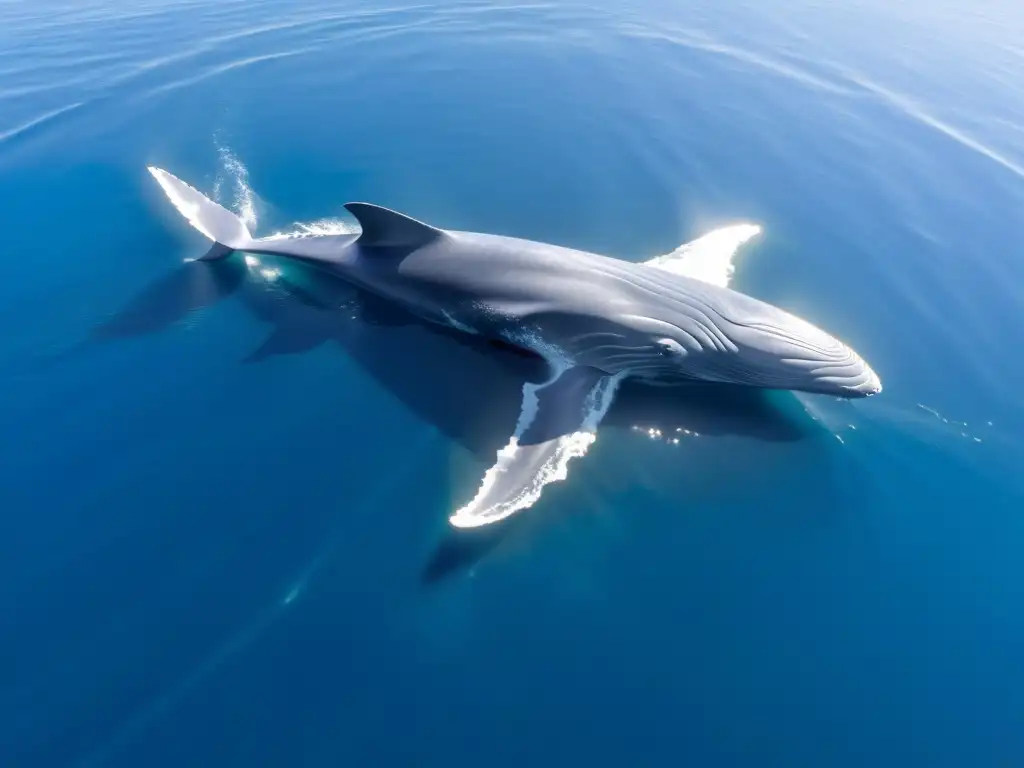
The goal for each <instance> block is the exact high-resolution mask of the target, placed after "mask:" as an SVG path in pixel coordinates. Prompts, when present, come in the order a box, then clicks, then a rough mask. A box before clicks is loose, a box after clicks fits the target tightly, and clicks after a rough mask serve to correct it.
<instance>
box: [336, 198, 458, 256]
mask: <svg viewBox="0 0 1024 768" xmlns="http://www.w3.org/2000/svg"><path fill="white" fill-rule="evenodd" d="M345 208H347V209H348V212H349V213H351V214H352V215H353V216H355V217H356V220H357V221H358V222H359V226H360V227H361V228H362V230H363V231H362V234H361V235H359V240H358V241H357V242H358V243H359V244H360V245H370V246H373V245H378V246H387V245H391V246H401V245H404V246H412V247H415V246H420V245H426V244H427V243H429V242H431V241H433V240H436V239H437V238H439V237H440V236H441V235H443V234H444V232H443V231H442V230H440V229H438V228H437V227H432V226H430V225H429V224H424V223H423V222H422V221H417V220H416V219H414V218H411V217H410V216H406V215H405V214H404V213H398V212H397V211H392V210H391V209H390V208H382V207H381V206H379V205H373V204H372V203H345Z"/></svg>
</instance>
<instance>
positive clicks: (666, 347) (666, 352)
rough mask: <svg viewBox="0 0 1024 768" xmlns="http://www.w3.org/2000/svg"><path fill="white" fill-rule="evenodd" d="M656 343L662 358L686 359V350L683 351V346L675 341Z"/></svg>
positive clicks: (658, 341)
mask: <svg viewBox="0 0 1024 768" xmlns="http://www.w3.org/2000/svg"><path fill="white" fill-rule="evenodd" d="M654 343H655V345H656V346H657V347H658V353H659V354H660V355H661V356H662V357H676V358H678V357H686V350H685V349H683V345H682V344H680V343H679V342H678V341H675V340H674V339H658V340H657V341H656V342H654Z"/></svg>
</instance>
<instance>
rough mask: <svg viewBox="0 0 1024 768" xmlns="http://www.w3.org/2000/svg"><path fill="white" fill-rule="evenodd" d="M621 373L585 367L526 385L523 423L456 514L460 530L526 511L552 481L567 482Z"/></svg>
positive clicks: (593, 435)
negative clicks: (573, 465) (475, 490)
mask: <svg viewBox="0 0 1024 768" xmlns="http://www.w3.org/2000/svg"><path fill="white" fill-rule="evenodd" d="M620 379H621V375H615V376H609V375H608V374H606V373H604V372H603V371H599V370H597V369H595V368H589V367H585V366H579V367H572V368H566V369H564V370H559V371H557V372H556V373H555V374H554V375H553V376H552V377H551V378H550V379H548V381H546V382H544V383H542V384H532V383H527V384H525V385H523V403H522V411H521V413H520V414H519V423H518V424H517V425H516V430H515V433H514V434H513V435H512V437H511V439H510V440H509V442H508V444H507V445H506V446H505V447H504V448H502V449H501V450H500V451H498V460H497V462H496V463H495V464H494V466H493V467H491V468H490V469H489V470H487V473H486V474H485V475H484V479H483V483H482V484H481V486H480V490H479V491H477V494H476V497H475V498H474V499H473V500H472V501H471V502H469V504H467V505H466V506H464V507H462V508H461V509H459V510H458V511H456V512H455V513H454V514H453V515H452V516H451V518H450V522H451V524H452V525H454V526H455V527H456V528H477V527H479V526H482V525H488V524H490V523H495V522H497V521H498V520H503V519H505V518H506V517H508V516H510V515H512V514H515V513H516V512H518V511H520V510H522V509H527V508H528V507H531V506H533V504H534V503H535V502H536V501H537V500H538V499H539V498H540V495H541V491H542V489H543V488H544V486H545V485H547V484H548V483H552V482H555V481H557V480H564V479H565V477H566V474H567V471H568V464H569V461H570V460H571V459H573V458H575V457H577V456H582V455H583V454H585V453H586V452H587V449H588V448H589V447H590V444H591V443H593V442H594V439H595V433H596V431H597V426H598V424H599V423H600V422H601V419H602V418H603V417H604V415H605V413H606V412H607V411H608V407H609V406H610V405H611V403H612V400H613V399H614V397H615V391H616V389H617V387H618V384H619V381H620Z"/></svg>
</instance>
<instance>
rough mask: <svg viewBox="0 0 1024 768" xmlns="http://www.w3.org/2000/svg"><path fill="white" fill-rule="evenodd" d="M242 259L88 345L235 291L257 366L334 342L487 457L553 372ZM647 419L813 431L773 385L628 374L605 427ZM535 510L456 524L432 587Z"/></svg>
mask: <svg viewBox="0 0 1024 768" xmlns="http://www.w3.org/2000/svg"><path fill="white" fill-rule="evenodd" d="M250 269H251V267H250V265H247V264H246V262H245V260H244V259H243V258H241V257H232V258H229V259H226V260H223V261H218V262H200V261H195V262H188V263H185V264H184V265H182V266H181V267H180V268H178V269H177V270H175V271H174V272H172V273H170V274H168V275H165V276H163V277H161V278H159V279H158V280H156V281H154V282H153V283H152V284H150V285H148V286H146V287H145V288H144V289H143V290H142V291H141V292H140V293H139V294H138V295H136V296H135V297H134V298H132V299H131V300H130V301H129V302H128V303H127V304H126V305H125V307H124V308H123V309H122V310H120V311H119V312H117V313H115V314H114V315H113V316H112V317H111V318H109V319H108V320H107V321H105V322H104V323H102V324H101V325H100V326H99V327H97V328H96V329H94V331H93V332H92V333H91V335H90V339H89V340H88V341H87V342H86V343H87V344H88V343H91V342H96V341H110V340H116V339H129V338H132V337H139V336H144V335H147V334H152V333H156V332H159V331H162V330H165V329H167V328H169V327H171V326H172V325H174V324H175V323H177V322H178V321H180V320H182V319H183V318H185V317H186V316H187V315H188V314H190V313H192V312H195V311H197V310H200V309H204V308H208V307H211V306H213V305H214V304H216V303H217V302H219V301H220V300H222V299H224V298H226V297H228V296H237V297H238V298H239V299H240V300H241V301H242V303H243V304H244V306H245V307H246V309H247V310H248V311H249V312H251V313H252V314H254V315H255V316H256V317H258V318H259V319H260V320H262V321H264V322H265V323H267V324H268V325H269V326H270V331H269V333H268V335H267V337H266V339H265V340H264V341H263V342H262V343H261V344H260V345H259V347H258V348H256V349H255V350H252V351H250V352H249V353H248V354H246V355H244V356H243V357H242V358H241V360H242V361H243V362H244V363H248V364H253V363H259V362H261V361H264V360H267V359H270V358H273V357H276V356H280V355H289V354H300V353H303V352H308V351H310V350H313V349H317V348H320V347H322V346H324V345H336V346H338V347H340V348H341V349H342V350H343V351H344V353H345V354H346V355H348V356H349V357H351V358H352V359H354V360H355V361H356V362H358V363H359V365H360V366H362V367H363V368H364V369H365V370H366V371H367V372H368V373H369V374H370V375H371V376H373V377H374V379H375V380H376V381H378V382H379V383H380V385H381V386H382V387H384V388H386V389H387V390H388V391H390V392H391V393H392V394H393V395H395V396H396V397H398V398H399V399H400V400H401V401H402V402H403V403H404V404H405V405H406V407H408V408H410V409H411V410H412V411H413V412H415V413H416V414H417V415H418V416H419V417H420V418H421V419H422V420H424V421H425V422H427V423H429V424H431V425H432V426H434V427H435V428H437V429H438V430H440V431H441V432H442V433H443V434H444V435H446V436H447V437H448V438H450V439H451V440H453V441H456V442H458V443H459V444H460V445H462V446H463V447H464V448H466V449H467V450H468V451H470V452H471V453H473V454H474V455H475V456H476V457H477V458H478V459H480V460H481V461H482V462H485V463H487V464H490V463H491V462H492V461H493V460H494V458H495V452H496V451H497V450H498V449H499V448H500V447H502V446H503V445H505V443H506V442H507V440H508V437H509V435H510V434H511V433H512V430H513V428H514V425H515V423H516V420H517V417H518V414H519V408H520V401H521V395H522V389H523V384H524V383H525V382H527V381H539V380H541V379H543V378H544V377H545V375H546V368H545V364H544V362H543V360H541V359H540V358H538V357H536V356H535V355H533V354H531V353H528V352H524V351H522V350H518V349H516V348H513V347H510V346H508V345H504V344H501V343H495V342H490V341H486V340H483V339H480V338H478V337H474V336H471V335H468V334H465V333H461V332H457V331H449V330H448V329H445V328H441V327H438V326H434V325H431V324H427V323H423V322H421V321H419V320H418V319H416V318H414V317H413V316H411V315H409V314H408V313H406V312H404V311H403V310H401V309H398V308H396V307H393V306H391V305H389V304H386V303H384V302H382V301H380V300H378V299H376V298H374V297H372V296H368V295H366V294H364V293H362V292H361V291H358V290H357V289H355V288H353V287H352V286H351V285H349V284H347V283H344V282H343V281H341V280H340V279H338V278H335V277H333V276H331V275H328V274H325V273H322V272H318V271H315V270H312V269H307V268H305V267H302V266H301V265H291V264H289V265H288V271H287V273H286V274H280V275H278V276H277V277H276V278H274V279H273V280H267V279H261V278H259V277H257V275H258V274H259V271H258V270H255V271H253V272H252V273H251V274H250ZM637 424H643V425H645V426H646V427H656V428H660V429H661V430H662V431H663V432H664V433H666V434H668V433H670V432H671V431H673V430H676V429H686V430H688V431H690V432H696V433H699V434H701V435H704V436H726V435H729V436H739V437H745V438H750V439H754V440H760V441H768V442H786V443H791V442H795V441H798V440H801V439H803V438H806V437H808V436H810V435H811V434H813V433H814V432H815V430H814V428H813V427H812V425H811V424H810V423H809V422H808V421H807V420H806V419H801V418H799V417H798V416H797V415H796V414H795V413H787V412H786V411H785V410H784V409H783V408H780V407H779V405H778V404H777V403H776V402H773V400H772V398H771V396H770V394H769V393H766V392H763V391H759V390H753V389H749V388H743V387H730V386H721V385H707V386H703V385H695V386H692V387H685V388H650V387H644V386H642V385H637V384H631V383H629V382H627V383H626V384H625V385H624V386H623V388H622V389H621V391H620V393H619V395H618V397H617V398H616V401H615V403H614V405H613V406H612V408H611V409H610V410H609V413H608V415H607V417H606V419H605V421H604V424H603V425H602V426H603V428H606V429H607V428H625V429H629V428H631V427H632V426H633V425H637ZM531 518H532V515H531V514H530V511H526V512H523V513H520V514H518V515H515V516H513V517H511V518H508V519H507V520H505V521H502V522H500V523H497V524H492V525H489V526H486V527H485V528H482V529H477V530H467V531H455V530H453V531H451V532H450V533H449V535H448V536H447V538H446V539H445V540H443V541H442V542H441V543H440V544H439V545H438V547H437V548H436V549H435V552H434V553H433V556H432V557H431V558H430V559H429V561H428V562H427V564H426V565H425V567H424V569H423V571H422V580H423V582H424V583H434V582H437V581H439V580H441V579H443V578H445V577H447V576H449V575H452V574H454V573H457V572H459V571H461V570H464V569H466V568H469V567H471V566H472V565H473V564H475V563H477V562H478V561H479V560H480V559H481V558H483V557H484V556H486V555H487V553H489V552H490V551H492V550H493V549H494V548H495V547H497V546H498V545H499V544H501V543H502V542H503V541H505V540H506V539H507V538H508V537H509V536H510V535H511V534H512V533H513V532H515V531H518V530H520V529H521V528H522V527H523V526H525V525H527V524H528V521H529V520H530V519H531Z"/></svg>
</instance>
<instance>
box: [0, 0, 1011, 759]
mask: <svg viewBox="0 0 1024 768" xmlns="http://www.w3.org/2000/svg"><path fill="white" fill-rule="evenodd" d="M1022 40H1024V10H1022V9H1021V7H1020V6H1019V5H1018V4H1015V3H1012V2H1008V0H1002V1H1001V2H997V1H996V0H979V1H977V2H973V3H953V2H950V1H949V0H942V1H940V2H934V3H924V2H916V3H902V4H892V3H887V2H883V0H857V1H854V0H850V1H846V0H844V1H843V2H837V3H819V2H811V1H810V0H790V1H789V2H781V0H769V1H768V2H757V3H754V2H741V1H740V0H726V1H725V2H719V1H718V0H695V2H692V3H688V4H680V3H673V2H665V1H664V0H643V2H634V3H612V2H602V3H588V4H579V3H575V2H562V3H528V4H506V3H482V2H461V1H460V2H454V3H445V4H425V5H422V4H421V5H400V4H370V3H358V2H326V0H310V1H309V2H302V3H289V2H284V0H257V1H256V2H241V1H240V0H221V1H220V2H212V1H211V0H151V1H147V2H142V3H138V2H133V3H129V2H127V1H126V0H113V2H105V3H100V2H95V1H94V0H76V2H70V0H41V1H40V2H36V3H27V2H9V1H8V2H2V3H0V201H2V202H0V223H2V225H3V231H4V246H5V247H4V249H3V266H4V276H3V280H2V281H0V319H2V321H3V328H4V329H5V333H4V334H3V338H2V339H0V377H2V381H3V390H4V397H3V401H2V405H0V429H2V434H3V436H4V451H3V462H2V465H0V466H2V469H0V584H2V585H3V587H2V589H0V765H3V766H5V768H6V767H7V766H10V767H11V768H14V767H15V766H17V767H18V768H21V767H22V766H24V767H26V768H28V767H31V768H49V767H50V766H81V767H82V768H85V767H86V766H90V767H92V766H110V767H111V768H113V767H120V766H124V768H136V767H137V766H146V767H147V768H162V767H163V766H167V767H168V768H170V767H171V766H173V767H174V768H179V767H180V766H185V765H188V766H217V767H218V768H220V767H223V766H341V765H345V766H353V765H356V766H377V765H380V766H389V765H445V766H448V768H456V767H457V766H468V765H480V764H486V765H489V766H512V765H515V766H519V765H523V764H531V765H559V764H577V763H579V764H584V765H609V766H612V765H614V766H626V765H628V766H683V765H685V766H730V767H731V766H744V767H745V766H751V767H753V766H756V767H757V768H763V767H764V766H786V767H787V768H795V767H797V766H807V767H809V768H810V767H814V768H820V767H821V766H857V767H858V768H859V767H861V766H866V765H872V766H900V768H905V767H906V766H935V767H942V768H944V767H946V766H957V767H960V766H972V767H982V766H985V767H987V766H1013V765H1021V764H1022V763H1024V654H1022V653H1021V649H1022V648H1024V558H1022V553H1024V473H1022V470H1024V465H1022V461H1024V459H1022V457H1024V439H1022V437H1021V434H1022V428H1024V407H1022V405H1021V397H1020V386H1021V381H1022V379H1024V353H1022V350H1024V331H1022V318H1024V258H1022V252H1021V247H1020V244H1019V243H1020V230H1021V225H1022V223H1024V213H1022V212H1024V95H1022V92H1021V90H1020V87H1019V84H1020V82H1021V80H1022V77H1024V47H1022V44H1021V41H1022ZM148 165H155V166H159V167H161V168H166V169H168V170H169V171H170V172H172V173H174V174H175V175H177V176H180V177H181V178H183V179H185V180H187V181H189V182H190V183H191V184H193V185H194V186H196V187H197V188H198V189H200V190H202V191H203V192H204V193H206V194H209V195H211V196H213V197H215V198H216V199H218V200H220V201H221V202H222V203H224V204H225V205H227V206H229V207H232V208H234V209H235V210H236V211H238V212H239V213H240V214H241V215H243V216H244V217H245V218H246V220H247V221H249V222H250V224H251V225H252V226H253V227H254V228H255V230H256V231H257V232H259V233H260V234H270V233H274V232H278V233H297V232H303V231H317V232H342V231H354V226H355V222H354V221H353V220H352V219H351V218H350V217H348V215H347V213H346V212H345V210H344V209H343V208H342V204H343V203H344V202H346V201H349V200H368V201H372V202H376V203H379V204H382V205H386V206H388V207H391V208H395V209H398V210H401V211H405V212H407V213H409V214H410V215H413V216H416V217H417V218H420V219H423V220H425V221H428V222H431V223H434V224H437V225H439V226H444V227H450V228H455V229H469V230H477V231H488V232H497V233H502V234H510V235H516V236H520V237H528V238H533V239H538V240H544V241H548V242H554V243H559V244H562V245H569V246H573V247H576V248H582V249H588V250H593V251H597V252H601V253H605V254H608V255H612V256H616V257H619V258H622V259H629V260H635V261H642V260H651V259H655V258H657V257H660V256H665V255H667V254H670V253H672V252H673V251H675V250H676V249H677V248H678V247H679V246H680V245H681V244H683V243H689V242H691V241H693V240H695V239H697V238H699V237H701V236H702V235H706V234H708V233H713V232H716V231H721V230H722V229H723V228H726V227H731V226H736V225H751V224H752V225H755V226H756V227H759V228H760V229H759V231H758V233H757V234H756V236H753V237H751V238H750V239H749V241H748V242H746V243H745V244H743V245H742V246H740V247H739V248H738V249H736V250H735V252H734V249H733V245H735V244H736V243H735V242H734V243H732V244H726V246H722V247H717V250H715V252H714V253H712V254H706V255H705V260H704V262H703V263H704V265H705V266H708V265H709V264H710V265H711V267H712V268H713V269H714V270H716V274H719V275H723V274H725V272H723V270H726V267H727V265H728V263H729V262H730V259H731V266H732V267H734V269H735V271H734V272H733V273H732V274H731V278H730V280H731V284H732V285H733V286H734V287H736V288H738V289H740V290H742V291H745V292H748V293H750V294H752V295H755V296H757V297H759V298H762V299H765V300H768V301H771V302H773V303H776V304H778V305H780V306H783V307H785V308H787V309H789V310H791V311H794V312H796V313H797V314H800V315H802V316H804V317H806V318H807V319H809V320H811V321H813V322H815V323H817V324H819V325H821V326H823V327H825V328H826V329H828V330H829V331H831V332H832V333H834V334H835V335H837V336H839V337H840V338H842V339H844V340H845V341H847V342H848V343H849V344H850V345H851V346H853V347H854V348H856V349H857V350H858V351H859V352H860V353H861V354H862V355H863V356H864V357H865V358H866V359H867V360H868V361H869V362H870V363H871V365H872V366H873V367H874V368H875V370H876V371H877V372H878V373H879V375H880V376H881V379H882V382H883V384H884V386H885V389H884V391H883V393H882V394H881V395H879V396H877V397H874V398H870V399H868V400H864V401H858V402H840V401H836V400H833V399H830V398H821V397H817V398H816V397H810V396H806V397H803V396H801V397H796V396H794V395H792V394H789V393H772V394H770V395H766V396H763V397H762V396H760V395H759V396H757V397H747V396H739V395H736V394H734V393H727V392H724V391H719V392H710V393H708V392H704V393H701V394H697V393H685V394H680V393H675V394H669V393H665V392H661V391H658V392H656V393H642V392H636V391H633V392H629V393H625V394H624V395H623V398H622V400H621V402H617V403H616V405H615V406H613V408H612V410H611V411H610V412H609V414H608V417H607V419H606V421H605V423H604V424H603V425H602V427H601V428H600V429H599V431H598V433H597V440H596V442H595V443H594V444H593V446H592V447H591V448H590V451H589V453H588V454H587V455H586V456H585V457H582V458H580V459H576V460H574V461H573V463H572V464H571V466H570V471H569V474H568V477H567V478H566V479H565V480H564V481H562V482H558V483H553V484H552V485H550V486H548V488H546V489H545V492H544V495H543V497H542V498H541V500H540V501H539V502H538V503H537V504H536V505H535V506H534V507H533V508H531V509H529V510H527V511H526V512H524V513H522V514H521V515H519V516H517V517H515V518H510V520H509V522H510V523H514V524H513V525H509V526H503V527H502V526H499V527H498V528H496V529H494V530H487V529H482V530H480V531H473V532H466V531H461V532H460V531H456V530H455V529H453V528H452V527H451V526H450V525H449V523H448V516H449V514H450V513H451V512H452V511H453V510H454V509H455V508H457V507H458V506H460V505H463V504H465V503H466V502H467V501H468V500H469V499H470V498H472V496H473V494H474V493H475V490H476V488H477V487H478V485H479V483H480V479H481V477H482V476H483V474H484V472H485V470H486V469H487V468H488V467H489V466H491V464H493V462H494V459H495V452H496V451H497V450H498V449H499V448H500V447H501V446H502V445H504V444H505V443H506V442H507V439H508V437H509V435H510V434H511V433H512V430H513V429H514V426H515V424H516V419H517V415H518V413H519V405H520V394H521V391H522V389H523V385H524V382H528V381H531V380H534V377H536V376H537V374H538V372H537V370H536V366H535V363H534V362H533V361H531V360H528V359H525V358H522V357H520V356H517V355H513V354H511V353H508V352H506V351H502V350H495V349H489V348H483V347H481V346H480V345H478V344H475V343H473V342H470V341H467V340H465V339H460V338H457V337H453V336H450V335H446V334H442V333H438V332H436V331H433V330H431V329H427V328H424V327H422V326H419V325H416V324H415V323H409V322H407V321H404V320H402V319H401V318H395V317H393V316H392V315H390V314H389V313H388V312H386V311H385V309H384V308H381V307H374V306H373V305H372V304H371V303H368V302H366V301H365V298H364V297H359V296H358V295H355V294H354V293H353V292H352V291H351V289H349V288H347V287H345V286H342V285H337V284H333V283H331V282H330V281H328V280H327V279H326V278H325V277H324V276H322V275H317V274H315V273H312V272H308V271H303V270H302V269H301V268H299V267H296V266H294V265H289V264H284V263H278V262H274V261H273V260H268V259H261V260H258V261H257V260H253V259H249V260H246V259H244V258H242V257H241V256H235V257H232V258H231V259H228V260H226V261H224V262H219V263H217V264H212V265H211V264H206V263H196V262H194V261H189V259H193V258H195V257H196V256H199V255H201V254H202V253H203V252H204V250H205V249H206V244H204V242H203V240H202V237H201V236H200V235H198V234H197V233H195V232H194V231H192V230H190V229H189V228H188V227H187V225H186V224H185V222H184V221H183V220H182V219H181V218H180V217H179V216H178V214H177V213H176V212H175V211H174V210H173V209H172V208H171V206H170V205H168V204H167V201H166V200H165V199H164V198H163V196H162V194H161V192H160V190H159V188H158V187H157V185H156V184H155V183H154V182H153V179H152V177H150V175H149V174H148V173H147V172H146V167H147V166H148ZM726 231H727V232H728V231H733V232H735V231H736V230H726ZM723 247H724V250H722V248H723ZM709 260H710V261H709Z"/></svg>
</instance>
